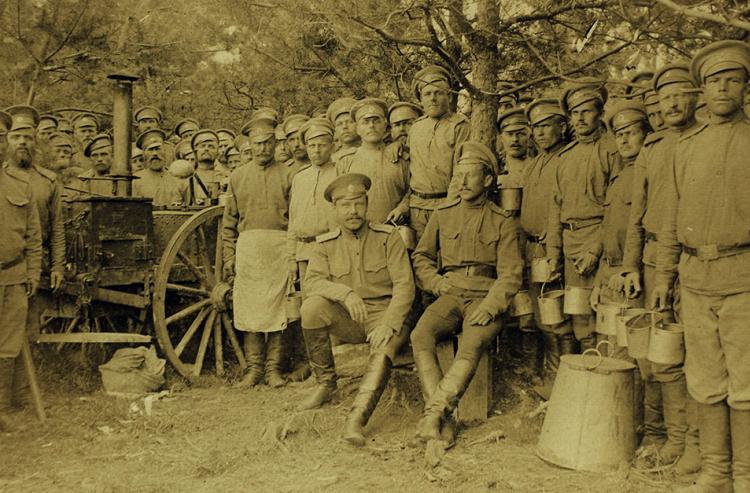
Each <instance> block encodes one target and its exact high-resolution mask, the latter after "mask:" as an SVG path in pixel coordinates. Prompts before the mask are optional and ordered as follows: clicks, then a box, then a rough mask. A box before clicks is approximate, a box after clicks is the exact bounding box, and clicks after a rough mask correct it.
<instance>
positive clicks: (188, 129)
mask: <svg viewBox="0 0 750 493" xmlns="http://www.w3.org/2000/svg"><path fill="white" fill-rule="evenodd" d="M197 131H198V125H196V124H194V123H192V122H187V123H183V124H182V125H180V138H181V139H189V138H190V137H192V136H193V134H194V133H195V132H197Z"/></svg>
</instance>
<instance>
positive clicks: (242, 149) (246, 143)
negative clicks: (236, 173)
mask: <svg viewBox="0 0 750 493" xmlns="http://www.w3.org/2000/svg"><path fill="white" fill-rule="evenodd" d="M277 130H278V127H277ZM234 147H236V148H237V150H238V151H239V153H240V166H245V165H247V164H249V163H251V162H253V148H252V146H251V145H250V139H248V138H247V136H246V135H238V136H237V138H236V139H235V140H234ZM276 156H278V153H277V152H276V149H275V148H274V159H276ZM277 161H278V159H277ZM279 162H282V163H283V162H284V161H279Z"/></svg>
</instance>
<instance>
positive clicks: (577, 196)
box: [547, 81, 619, 348]
mask: <svg viewBox="0 0 750 493" xmlns="http://www.w3.org/2000/svg"><path fill="white" fill-rule="evenodd" d="M606 101H607V90H606V89H605V88H604V86H603V85H602V84H601V83H598V82H593V81H585V82H584V81H582V82H580V83H578V84H575V85H573V86H571V87H569V88H568V89H567V90H566V91H565V92H564V93H563V97H562V99H561V100H560V106H561V107H562V109H563V111H565V113H566V114H567V115H568V117H569V120H570V123H571V125H573V128H574V129H575V132H576V140H575V141H574V142H572V143H570V144H568V145H567V146H565V147H564V148H563V149H562V151H560V154H559V159H560V161H559V163H558V165H557V172H556V174H555V180H554V181H553V188H552V201H551V206H550V211H549V213H550V215H549V223H548V226H547V258H548V260H549V262H550V266H551V269H552V271H553V272H559V271H560V257H561V256H562V257H564V267H563V270H564V276H563V277H564V279H565V286H566V287H568V286H571V287H580V288H592V287H593V284H594V275H595V274H596V267H597V263H598V262H599V256H600V255H601V253H602V244H601V237H600V233H601V222H602V216H604V197H605V194H606V193H607V183H608V182H609V177H610V176H611V174H612V173H613V172H614V171H616V170H617V169H618V167H619V156H618V154H617V149H616V147H615V144H614V142H613V140H612V139H611V137H610V136H607V135H606V129H605V128H604V125H603V123H602V114H603V110H604V103H605V102H606ZM572 320H573V332H574V333H575V336H576V338H577V339H578V341H580V342H581V344H582V346H583V348H589V347H593V346H594V336H593V331H594V326H593V325H594V324H593V322H594V318H593V317H592V316H591V315H573V316H572Z"/></svg>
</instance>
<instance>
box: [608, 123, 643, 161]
mask: <svg viewBox="0 0 750 493" xmlns="http://www.w3.org/2000/svg"><path fill="white" fill-rule="evenodd" d="M645 139H646V132H645V131H644V130H643V128H642V125H639V124H635V125H630V126H628V127H625V128H623V129H622V130H618V131H617V132H615V142H616V143H617V152H619V153H620V156H622V157H623V158H625V159H629V158H635V157H636V156H638V153H639V152H640V151H641V147H643V141H644V140H645Z"/></svg>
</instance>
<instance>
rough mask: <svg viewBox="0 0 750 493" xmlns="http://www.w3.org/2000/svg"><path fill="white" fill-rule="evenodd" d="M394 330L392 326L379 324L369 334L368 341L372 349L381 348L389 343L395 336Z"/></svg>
mask: <svg viewBox="0 0 750 493" xmlns="http://www.w3.org/2000/svg"><path fill="white" fill-rule="evenodd" d="M393 334H394V331H393V329H392V328H390V327H386V326H385V325H378V326H377V327H375V328H374V329H372V332H370V333H369V334H367V342H369V343H370V347H371V348H372V349H380V348H381V347H384V346H385V345H386V344H388V341H390V340H391V338H392V337H393Z"/></svg>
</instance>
